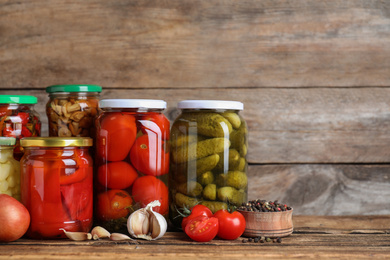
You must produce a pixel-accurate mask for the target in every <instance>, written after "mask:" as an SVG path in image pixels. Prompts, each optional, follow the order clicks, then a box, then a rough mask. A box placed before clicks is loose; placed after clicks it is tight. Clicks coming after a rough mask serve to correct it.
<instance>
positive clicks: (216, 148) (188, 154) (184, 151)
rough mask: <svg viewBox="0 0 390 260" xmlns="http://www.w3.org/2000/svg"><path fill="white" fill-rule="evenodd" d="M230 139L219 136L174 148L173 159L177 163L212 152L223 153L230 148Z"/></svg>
mask: <svg viewBox="0 0 390 260" xmlns="http://www.w3.org/2000/svg"><path fill="white" fill-rule="evenodd" d="M229 146H230V141H229V139H227V138H223V137H218V138H211V139H206V140H203V141H200V142H197V143H191V144H190V145H188V146H180V147H177V148H176V149H172V159H173V161H175V162H176V163H183V162H187V161H192V160H196V159H200V158H203V157H206V156H209V155H212V154H216V153H221V152H223V151H224V150H225V149H226V150H227V149H229Z"/></svg>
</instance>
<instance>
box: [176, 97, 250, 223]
mask: <svg viewBox="0 0 390 260" xmlns="http://www.w3.org/2000/svg"><path fill="white" fill-rule="evenodd" d="M178 108H179V109H181V114H180V115H179V116H178V117H177V118H176V120H175V121H174V123H173V125H172V128H171V139H170V141H171V142H170V144H171V147H170V152H171V165H170V174H169V175H170V178H169V187H170V220H171V222H172V223H173V225H174V226H176V227H178V228H180V225H181V220H182V218H181V215H180V213H179V211H182V210H183V209H184V208H188V209H189V208H191V207H193V206H195V205H196V204H203V205H205V206H207V207H208V208H210V210H211V211H212V212H213V213H215V212H216V211H217V210H219V209H227V208H229V207H233V206H240V205H241V204H242V202H245V201H247V185H248V178H247V160H246V155H247V151H248V141H247V140H248V139H247V133H248V130H247V125H246V122H245V121H244V119H243V118H242V117H241V116H240V115H239V111H241V110H243V108H244V105H243V103H241V102H237V101H222V100H185V101H181V102H179V103H178Z"/></svg>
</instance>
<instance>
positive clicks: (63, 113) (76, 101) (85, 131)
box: [46, 85, 102, 139]
mask: <svg viewBox="0 0 390 260" xmlns="http://www.w3.org/2000/svg"><path fill="white" fill-rule="evenodd" d="M101 91H102V88H101V87H100V86H96V85H53V86H49V87H47V88H46V92H47V93H49V101H48V102H47V104H46V115H47V118H48V121H49V136H58V137H71V136H76V137H77V136H78V137H91V138H93V139H94V138H95V124H94V119H95V117H96V115H97V113H98V105H99V95H100V92H101Z"/></svg>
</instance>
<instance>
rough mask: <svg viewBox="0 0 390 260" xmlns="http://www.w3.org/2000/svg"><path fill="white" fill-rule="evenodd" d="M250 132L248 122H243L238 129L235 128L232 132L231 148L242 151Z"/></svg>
mask: <svg viewBox="0 0 390 260" xmlns="http://www.w3.org/2000/svg"><path fill="white" fill-rule="evenodd" d="M247 134H248V129H247V128H246V124H241V126H240V128H239V129H237V130H233V131H232V133H231V134H230V137H229V139H230V141H231V144H232V145H231V148H234V149H236V150H237V151H239V152H241V150H242V149H243V148H242V147H243V146H244V145H246V136H247Z"/></svg>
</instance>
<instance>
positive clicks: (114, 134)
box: [97, 112, 137, 162]
mask: <svg viewBox="0 0 390 260" xmlns="http://www.w3.org/2000/svg"><path fill="white" fill-rule="evenodd" d="M136 135H137V126H136V122H135V118H134V116H132V115H129V114H123V113H119V112H115V113H107V114H105V115H104V116H103V118H102V119H101V121H100V127H98V129H97V152H98V155H99V157H100V158H102V159H106V160H108V161H114V162H115V161H122V160H124V159H125V158H126V156H127V154H128V153H129V152H130V149H131V147H132V145H133V143H134V141H135V137H136Z"/></svg>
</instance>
